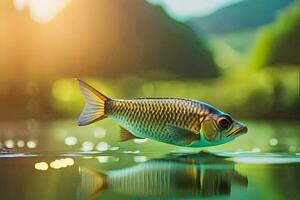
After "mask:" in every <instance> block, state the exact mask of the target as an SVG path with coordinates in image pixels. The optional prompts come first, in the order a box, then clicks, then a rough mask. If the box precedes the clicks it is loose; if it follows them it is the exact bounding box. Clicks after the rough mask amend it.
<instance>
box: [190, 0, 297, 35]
mask: <svg viewBox="0 0 300 200" xmlns="http://www.w3.org/2000/svg"><path fill="white" fill-rule="evenodd" d="M293 1H294V0H272V1H261V0H244V1H240V2H237V3H234V4H232V5H229V6H226V7H224V8H221V9H219V10H217V11H216V12H214V13H212V14H210V15H208V16H204V17H196V18H193V19H191V20H190V21H189V23H190V24H191V26H192V27H193V28H194V29H195V30H197V31H198V32H199V33H200V34H202V33H204V34H207V35H210V34H227V33H233V32H240V31H245V30H251V29H255V28H259V27H261V26H262V25H265V24H267V23H271V22H272V21H274V19H275V17H276V15H277V14H278V12H279V11H280V10H282V9H284V8H285V7H287V6H288V5H289V4H290V3H291V2H293Z"/></svg>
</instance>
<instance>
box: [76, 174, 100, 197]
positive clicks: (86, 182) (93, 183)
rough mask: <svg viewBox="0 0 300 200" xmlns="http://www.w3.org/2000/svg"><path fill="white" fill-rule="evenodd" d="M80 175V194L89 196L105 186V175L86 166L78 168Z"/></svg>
mask: <svg viewBox="0 0 300 200" xmlns="http://www.w3.org/2000/svg"><path fill="white" fill-rule="evenodd" d="M79 173H80V175H81V182H80V196H81V197H82V199H87V198H90V197H91V196H94V195H96V194H97V193H99V192H101V191H102V190H104V189H105V188H106V175H105V174H103V173H101V172H96V171H93V170H90V169H87V168H79Z"/></svg>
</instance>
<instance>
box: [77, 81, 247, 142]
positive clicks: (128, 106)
mask: <svg viewBox="0 0 300 200" xmlns="http://www.w3.org/2000/svg"><path fill="white" fill-rule="evenodd" d="M79 84H80V88H81V91H82V93H83V94H84V96H85V98H86V102H87V104H86V106H85V109H84V110H83V112H82V114H81V116H80V117H79V121H78V124H79V125H87V124H90V123H93V122H95V121H98V120H100V119H103V118H106V117H108V118H111V119H113V120H114V121H116V122H117V123H118V124H120V125H121V127H122V131H121V140H122V141H126V140H128V139H132V138H149V139H152V140H157V141H160V142H164V143H169V144H174V145H178V146H191V147H201V146H212V145H216V144H222V143H225V142H228V141H230V140H232V139H233V138H235V136H236V135H237V133H241V132H245V131H246V129H247V128H246V126H244V125H242V124H240V123H238V122H236V121H234V120H232V118H231V117H230V116H229V115H228V114H226V113H223V112H221V111H219V110H218V109H216V108H214V107H213V106H210V105H208V104H206V103H203V102H200V101H196V100H191V99H182V98H136V99H129V100H121V99H110V98H108V97H106V96H105V95H103V94H101V93H100V92H99V91H97V90H96V89H95V88H93V87H92V86H90V85H88V84H87V83H85V82H83V81H79ZM219 118H220V119H223V120H226V121H225V122H228V123H230V127H229V125H228V127H227V129H228V130H226V134H228V135H230V134H231V135H232V137H227V136H226V134H225V133H224V131H225V130H220V127H219V125H218V124H217V123H218V120H219ZM234 126H235V127H234ZM229 128H230V130H231V132H229V131H230V130H229Z"/></svg>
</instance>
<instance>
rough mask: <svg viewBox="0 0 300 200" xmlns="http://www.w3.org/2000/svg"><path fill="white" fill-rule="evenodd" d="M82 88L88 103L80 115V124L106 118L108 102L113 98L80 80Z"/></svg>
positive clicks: (83, 124)
mask: <svg viewBox="0 0 300 200" xmlns="http://www.w3.org/2000/svg"><path fill="white" fill-rule="evenodd" d="M78 82H79V87H80V90H81V92H82V94H83V96H84V98H85V101H86V105H85V107H84V109H83V111H82V113H81V114H80V116H79V119H78V125H79V126H85V125H88V124H91V123H93V122H96V121H98V120H101V119H104V118H106V113H105V110H106V108H105V107H106V103H107V101H109V100H111V99H110V98H108V97H106V96H105V95H103V94H101V93H100V92H99V91H98V90H96V89H95V88H93V87H92V86H90V85H89V84H87V83H86V82H84V81H82V80H79V79H78Z"/></svg>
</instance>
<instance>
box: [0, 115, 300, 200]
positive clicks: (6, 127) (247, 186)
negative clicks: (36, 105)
mask: <svg viewBox="0 0 300 200" xmlns="http://www.w3.org/2000/svg"><path fill="white" fill-rule="evenodd" d="M248 124H249V125H250V126H249V127H250V128H249V129H250V131H249V133H248V134H247V135H245V136H242V137H241V138H238V139H236V140H235V141H233V142H232V143H228V144H225V145H221V146H217V147H213V148H204V149H191V148H178V147H174V146H171V145H165V144H161V143H157V142H153V141H146V140H136V141H131V142H123V143H121V142H118V127H117V126H115V125H113V124H110V122H105V123H102V124H100V126H99V124H98V125H95V126H89V127H84V128H78V127H76V125H74V124H73V122H72V121H57V122H51V123H40V122H37V121H35V120H28V121H25V122H11V123H8V122H7V123H3V124H2V126H1V127H2V128H1V130H0V131H1V136H0V142H1V147H2V148H4V149H2V152H1V154H0V177H1V179H0V180H1V181H0V198H1V199H5V200H13V199H25V200H27V199H28V200H29V199H30V200H37V199H39V200H40V199H47V200H48V199H49V200H50V199H101V200H103V199H109V200H113V199H297V197H299V190H298V188H299V180H300V151H299V150H300V149H299V147H300V144H299V136H298V130H299V125H297V124H296V123H286V122H282V123H272V122H249V123H248ZM7 147H10V148H7Z"/></svg>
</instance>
